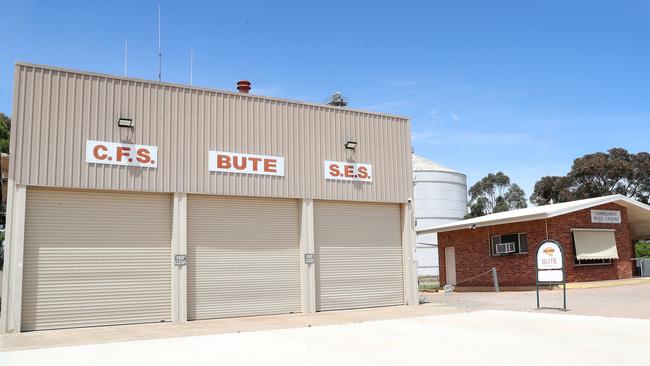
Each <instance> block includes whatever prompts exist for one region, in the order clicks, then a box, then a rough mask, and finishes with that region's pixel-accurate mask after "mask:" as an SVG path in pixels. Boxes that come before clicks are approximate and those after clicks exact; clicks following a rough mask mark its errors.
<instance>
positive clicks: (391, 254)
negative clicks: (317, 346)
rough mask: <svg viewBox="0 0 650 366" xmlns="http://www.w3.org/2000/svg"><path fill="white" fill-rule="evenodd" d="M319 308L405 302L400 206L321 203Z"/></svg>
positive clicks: (317, 223) (317, 220)
mask: <svg viewBox="0 0 650 366" xmlns="http://www.w3.org/2000/svg"><path fill="white" fill-rule="evenodd" d="M314 234H315V245H316V281H317V283H316V310H318V311H321V310H338V309H354V308H365V307H374V306H389V305H401V304H403V303H404V280H403V272H402V242H401V223H400V208H399V205H397V204H373V203H358V202H355V203H351V202H333V201H317V202H315V204H314Z"/></svg>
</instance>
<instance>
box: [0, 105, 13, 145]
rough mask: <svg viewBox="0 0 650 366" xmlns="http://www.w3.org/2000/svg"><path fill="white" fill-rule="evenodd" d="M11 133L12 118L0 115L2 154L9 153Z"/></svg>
mask: <svg viewBox="0 0 650 366" xmlns="http://www.w3.org/2000/svg"><path fill="white" fill-rule="evenodd" d="M10 131H11V118H9V116H7V115H6V114H4V113H0V152H3V153H8V152H9V132H10Z"/></svg>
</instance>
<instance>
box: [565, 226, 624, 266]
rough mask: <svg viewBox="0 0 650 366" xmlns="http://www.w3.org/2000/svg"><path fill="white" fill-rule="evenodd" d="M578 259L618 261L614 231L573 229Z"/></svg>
mask: <svg viewBox="0 0 650 366" xmlns="http://www.w3.org/2000/svg"><path fill="white" fill-rule="evenodd" d="M573 237H574V239H575V245H576V257H577V258H578V259H618V251H617V250H616V237H615V236H614V230H590V229H573Z"/></svg>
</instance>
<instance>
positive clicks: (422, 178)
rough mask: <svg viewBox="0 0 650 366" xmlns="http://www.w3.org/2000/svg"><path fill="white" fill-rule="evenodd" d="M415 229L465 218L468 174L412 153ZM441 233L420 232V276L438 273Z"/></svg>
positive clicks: (418, 259)
mask: <svg viewBox="0 0 650 366" xmlns="http://www.w3.org/2000/svg"><path fill="white" fill-rule="evenodd" d="M413 184H414V189H413V190H414V199H413V204H414V207H415V219H416V229H417V230H419V229H424V228H430V227H434V226H437V225H441V224H445V223H449V222H453V221H458V220H462V219H463V217H464V216H465V215H466V214H467V176H465V174H463V173H460V172H457V171H455V170H452V169H449V168H447V167H445V166H442V165H440V164H438V163H434V162H433V161H431V160H428V159H425V158H423V157H421V156H417V155H415V154H414V155H413ZM437 245H438V237H437V235H436V234H424V235H418V236H417V245H416V259H417V261H418V276H438V275H439V271H438V246H437Z"/></svg>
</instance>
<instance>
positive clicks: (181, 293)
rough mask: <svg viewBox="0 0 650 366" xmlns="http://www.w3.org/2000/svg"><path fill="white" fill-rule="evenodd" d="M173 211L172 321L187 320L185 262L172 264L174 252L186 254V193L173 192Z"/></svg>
mask: <svg viewBox="0 0 650 366" xmlns="http://www.w3.org/2000/svg"><path fill="white" fill-rule="evenodd" d="M173 207H174V213H173V218H172V243H171V245H172V248H171V249H172V250H171V258H170V262H171V267H172V269H171V276H172V278H171V288H172V292H171V298H172V314H171V319H172V321H174V322H184V321H187V264H186V265H184V266H177V265H175V264H174V256H175V255H176V254H185V255H187V194H185V193H175V194H174V197H173Z"/></svg>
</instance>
